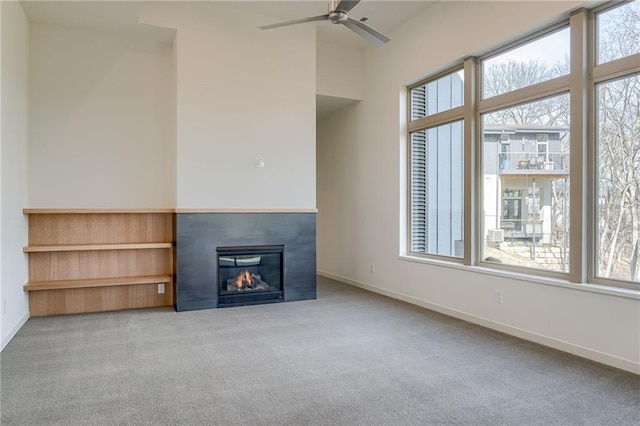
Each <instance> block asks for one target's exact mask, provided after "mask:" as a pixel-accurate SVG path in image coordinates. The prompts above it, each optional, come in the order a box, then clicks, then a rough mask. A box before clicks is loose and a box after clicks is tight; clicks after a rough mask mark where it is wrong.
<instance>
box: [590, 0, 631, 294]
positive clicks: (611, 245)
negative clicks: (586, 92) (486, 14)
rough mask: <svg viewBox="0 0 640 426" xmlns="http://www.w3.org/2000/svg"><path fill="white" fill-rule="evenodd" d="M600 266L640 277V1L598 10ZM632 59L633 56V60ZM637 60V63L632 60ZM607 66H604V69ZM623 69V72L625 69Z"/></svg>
mask: <svg viewBox="0 0 640 426" xmlns="http://www.w3.org/2000/svg"><path fill="white" fill-rule="evenodd" d="M596 40H597V41H596V48H595V50H596V53H597V64H598V65H600V64H603V63H607V62H611V61H614V60H617V62H616V63H614V64H609V66H608V68H605V67H601V66H600V67H599V66H596V67H595V69H594V74H595V76H596V78H597V81H596V82H595V86H594V91H595V132H594V133H595V158H596V176H595V188H596V189H595V197H594V199H595V200H596V206H595V234H596V235H595V240H596V244H595V259H596V261H595V263H596V264H595V268H594V269H595V271H594V276H595V277H596V278H599V279H605V280H606V279H615V280H623V281H631V282H636V283H637V282H640V73H639V72H638V68H639V67H638V66H637V65H638V63H640V59H638V53H639V52H640V1H635V2H631V3H625V4H622V5H620V6H618V7H615V8H612V9H605V10H603V11H601V12H599V13H597V14H596ZM629 59H630V60H631V61H629ZM627 62H628V63H629V64H631V63H633V62H635V64H636V67H635V69H633V68H631V69H629V66H628V64H627ZM602 69H604V71H600V72H599V70H602ZM621 71H622V72H621Z"/></svg>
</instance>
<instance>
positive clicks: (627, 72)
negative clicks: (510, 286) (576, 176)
mask: <svg viewBox="0 0 640 426" xmlns="http://www.w3.org/2000/svg"><path fill="white" fill-rule="evenodd" d="M627 3H630V2H628V1H625V2H609V3H606V4H603V5H601V6H599V7H596V8H593V9H591V10H589V14H588V19H589V26H588V34H587V39H588V46H589V50H588V62H587V68H588V81H587V86H588V90H587V101H588V104H589V108H588V116H587V121H588V129H589V134H588V143H589V151H588V166H589V167H588V170H589V173H588V184H589V191H588V192H589V204H588V207H589V208H588V210H587V211H588V214H589V226H588V232H587V235H588V236H589V240H588V250H587V253H588V254H587V255H588V262H587V263H588V269H587V271H586V274H587V277H586V282H588V283H592V284H598V285H605V286H610V287H619V288H625V289H630V290H640V282H634V281H631V280H621V279H618V278H606V277H600V276H598V247H597V242H598V241H597V235H598V220H597V219H598V212H597V209H598V203H597V198H598V197H597V196H598V193H599V188H598V186H599V185H598V173H597V170H598V155H599V153H598V140H597V137H598V129H597V125H598V105H597V103H596V101H597V99H596V93H597V90H598V85H599V84H606V83H608V82H611V81H615V80H618V79H623V78H626V77H632V76H634V75H640V53H636V54H633V55H631V56H626V57H623V58H618V59H614V60H612V61H609V62H603V63H600V64H598V63H597V61H596V59H597V53H598V25H597V15H598V14H600V13H605V12H607V11H609V10H612V9H615V8H618V7H621V6H623V5H625V4H627Z"/></svg>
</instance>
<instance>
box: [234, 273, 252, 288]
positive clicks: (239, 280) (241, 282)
mask: <svg viewBox="0 0 640 426" xmlns="http://www.w3.org/2000/svg"><path fill="white" fill-rule="evenodd" d="M251 282H252V278H251V274H250V273H249V271H247V270H246V269H245V270H244V271H242V272H241V273H240V275H238V276H237V277H236V287H238V288H244V286H245V285H246V284H251Z"/></svg>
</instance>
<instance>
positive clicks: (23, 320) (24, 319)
mask: <svg viewBox="0 0 640 426" xmlns="http://www.w3.org/2000/svg"><path fill="white" fill-rule="evenodd" d="M28 319H29V312H27V313H26V314H24V316H23V317H22V318H20V321H18V323H17V324H16V326H15V327H13V329H11V331H10V332H9V334H7V335H6V336H5V337H4V338H3V339H2V347H1V348H0V352H1V351H3V350H4V348H5V347H6V346H7V345H8V344H9V342H10V341H11V339H13V338H14V337H15V336H16V334H18V331H20V329H21V328H22V326H23V325H25V323H26V322H27V320H28Z"/></svg>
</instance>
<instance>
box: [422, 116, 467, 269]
mask: <svg viewBox="0 0 640 426" xmlns="http://www.w3.org/2000/svg"><path fill="white" fill-rule="evenodd" d="M463 160H464V159H463V122H462V121H456V122H454V123H450V124H445V125H443V126H439V127H433V128H430V129H425V130H420V131H417V132H413V133H411V235H410V244H411V251H412V252H414V253H428V254H436V255H442V256H453V257H462V256H463V241H462V238H463V235H462V233H463V228H462V227H463V199H464V194H463V181H462V180H463Z"/></svg>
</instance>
